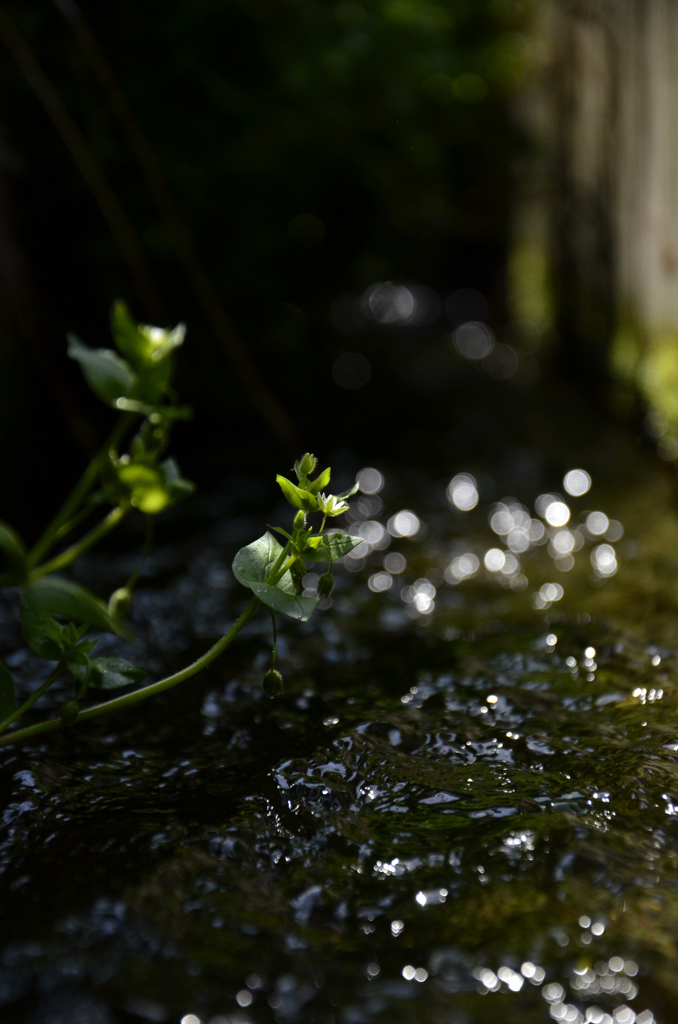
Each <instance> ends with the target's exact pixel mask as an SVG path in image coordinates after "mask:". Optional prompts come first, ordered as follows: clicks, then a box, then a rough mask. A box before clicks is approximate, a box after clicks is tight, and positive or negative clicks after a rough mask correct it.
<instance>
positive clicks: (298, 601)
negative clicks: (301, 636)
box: [233, 533, 318, 621]
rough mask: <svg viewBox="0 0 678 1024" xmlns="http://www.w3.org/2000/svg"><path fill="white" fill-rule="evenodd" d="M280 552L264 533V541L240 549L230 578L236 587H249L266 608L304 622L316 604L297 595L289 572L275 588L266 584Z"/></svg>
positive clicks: (271, 538) (307, 598)
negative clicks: (235, 582) (237, 583)
mask: <svg viewBox="0 0 678 1024" xmlns="http://www.w3.org/2000/svg"><path fill="white" fill-rule="evenodd" d="M282 550H283V549H282V547H281V546H280V544H278V542H277V540H276V539H275V537H273V536H272V535H271V534H270V533H265V534H264V535H263V537H259V539H258V540H255V541H253V543H252V544H248V545H247V547H244V548H241V549H240V551H239V552H238V553H237V555H236V556H235V558H234V559H233V574H234V576H235V578H236V579H237V580H238V582H239V583H242V584H243V586H245V587H249V589H250V590H251V591H252V593H253V594H256V596H257V597H258V598H259V600H260V601H262V602H263V603H264V604H265V605H268V607H269V608H272V609H273V610H274V611H276V612H281V613H282V614H283V615H289V616H290V617H291V618H293V619H301V620H302V621H306V619H308V618H309V616H310V615H311V614H312V613H313V611H314V610H315V608H316V606H317V604H318V602H317V601H316V600H315V599H314V598H310V597H299V596H298V595H297V588H296V585H295V583H294V580H293V579H292V574H291V573H290V572H289V571H287V572H286V573H285V574H284V576H283V577H282V578H281V579H280V580H278V582H277V583H276V585H275V586H271V584H269V583H266V579H267V577H268V576H269V574H270V572H271V570H272V569H273V566H274V565H275V563H276V562H277V560H278V558H279V557H280V553H281V551H282Z"/></svg>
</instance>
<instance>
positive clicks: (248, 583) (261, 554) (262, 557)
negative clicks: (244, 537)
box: [233, 533, 283, 590]
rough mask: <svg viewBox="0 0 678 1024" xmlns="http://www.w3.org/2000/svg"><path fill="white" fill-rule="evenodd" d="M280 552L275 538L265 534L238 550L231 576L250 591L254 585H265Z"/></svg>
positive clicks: (280, 549)
mask: <svg viewBox="0 0 678 1024" xmlns="http://www.w3.org/2000/svg"><path fill="white" fill-rule="evenodd" d="M282 550H283V549H282V546H281V545H280V544H278V541H277V540H276V539H275V537H273V536H272V535H271V534H270V533H265V534H264V535H263V536H262V537H259V539H258V540H255V541H252V543H251V544H248V545H247V547H244V548H240V551H238V553H237V555H236V556H235V558H234V559H233V575H234V576H235V578H236V579H237V581H238V582H239V583H242V585H243V586H244V587H249V588H250V590H251V589H252V587H253V585H254V584H255V583H265V582H266V580H267V578H268V576H269V575H270V573H271V570H272V569H273V566H274V565H275V563H276V562H277V560H278V559H279V558H280V554H281V552H282Z"/></svg>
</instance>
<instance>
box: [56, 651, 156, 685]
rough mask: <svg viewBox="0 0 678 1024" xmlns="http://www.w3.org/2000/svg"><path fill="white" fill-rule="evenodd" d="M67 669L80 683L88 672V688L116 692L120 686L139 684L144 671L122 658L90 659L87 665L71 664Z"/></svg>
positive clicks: (144, 673)
mask: <svg viewBox="0 0 678 1024" xmlns="http://www.w3.org/2000/svg"><path fill="white" fill-rule="evenodd" d="M68 667H69V668H70V670H71V672H72V673H73V675H74V676H75V678H76V679H77V680H78V682H80V683H84V682H85V679H86V678H87V673H88V671H89V673H90V676H89V684H88V685H89V686H93V687H95V689H98V690H118V689H119V688H120V687H121V686H131V685H132V684H133V683H140V682H141V680H142V679H143V678H144V676H145V675H146V670H145V669H143V668H137V667H136V666H135V665H131V664H130V663H129V661H125V659H124V658H92V659H90V661H89V665H87V664H85V665H82V664H77V663H76V664H72V663H71V662H69V664H68Z"/></svg>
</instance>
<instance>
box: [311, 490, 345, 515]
mask: <svg viewBox="0 0 678 1024" xmlns="http://www.w3.org/2000/svg"><path fill="white" fill-rule="evenodd" d="M318 507H319V509H320V511H321V512H322V513H323V514H324V515H326V516H340V515H341V514H342V512H346V511H347V510H348V502H347V501H342V500H341V498H337V497H336V495H334V494H319V495H318Z"/></svg>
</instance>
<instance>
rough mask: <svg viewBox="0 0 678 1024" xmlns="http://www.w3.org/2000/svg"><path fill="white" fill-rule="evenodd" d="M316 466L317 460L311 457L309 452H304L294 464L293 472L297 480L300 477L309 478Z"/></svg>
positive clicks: (313, 456)
mask: <svg viewBox="0 0 678 1024" xmlns="http://www.w3.org/2000/svg"><path fill="white" fill-rule="evenodd" d="M317 464H318V460H317V459H316V457H315V455H311V453H310V452H306V454H305V455H302V457H301V458H300V459H299V461H298V462H295V463H294V472H295V473H296V474H297V479H299V480H301V478H302V476H309V475H310V474H311V473H312V472H313V470H314V469H315V467H316V466H317Z"/></svg>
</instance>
